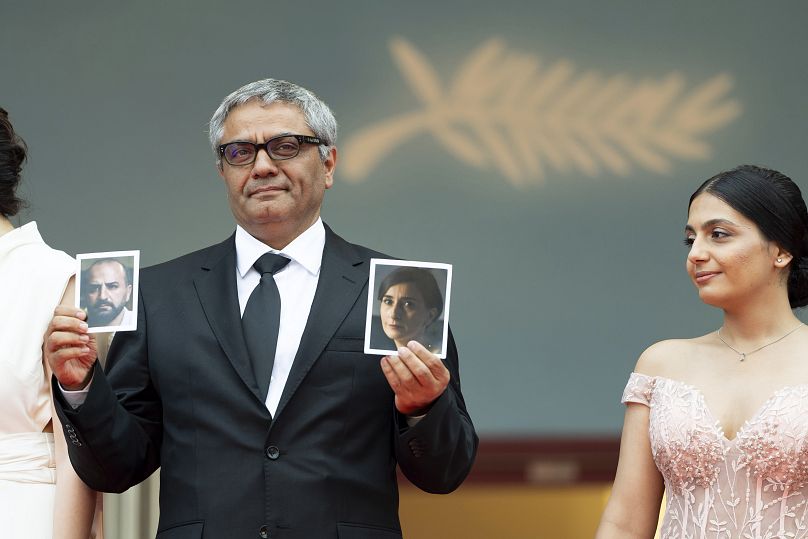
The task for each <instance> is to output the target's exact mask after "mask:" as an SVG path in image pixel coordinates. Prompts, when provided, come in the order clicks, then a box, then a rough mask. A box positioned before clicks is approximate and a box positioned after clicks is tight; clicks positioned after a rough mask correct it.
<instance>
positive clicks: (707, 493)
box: [622, 373, 808, 539]
mask: <svg viewBox="0 0 808 539" xmlns="http://www.w3.org/2000/svg"><path fill="white" fill-rule="evenodd" d="M622 401H623V402H624V403H626V402H635V403H640V404H644V405H646V406H648V407H649V408H650V416H649V435H650V440H651V451H652V453H653V458H654V462H655V463H656V465H657V468H659V471H660V472H661V473H662V476H663V478H664V480H665V491H666V496H667V506H666V508H665V517H664V520H663V524H662V530H661V537H662V539H673V538H681V539H775V538H777V539H786V538H787V539H800V538H808V384H803V385H796V386H791V387H784V388H782V389H780V390H778V391H776V392H775V393H774V394H773V395H772V396H771V397H770V398H769V399H768V400H767V401H766V402H765V403H764V404H763V406H761V407H760V408H759V409H758V410H757V412H756V413H755V414H754V415H753V416H752V417H751V418H750V419H749V420H747V421H746V423H744V425H743V426H742V427H741V429H740V430H739V431H738V434H737V436H736V437H735V438H734V439H732V440H729V439H728V438H727V437H726V436H725V435H724V431H723V429H722V428H721V425H720V423H719V422H718V420H717V419H716V418H715V417H714V416H713V415H712V413H711V412H710V409H709V408H708V407H707V404H706V402H705V399H704V395H703V394H702V393H701V392H700V391H699V390H698V389H697V388H695V387H693V386H691V385H688V384H685V383H683V382H678V381H676V380H671V379H668V378H664V377H660V376H646V375H643V374H638V373H632V374H631V377H630V378H629V381H628V384H627V385H626V389H625V391H624V393H623V399H622Z"/></svg>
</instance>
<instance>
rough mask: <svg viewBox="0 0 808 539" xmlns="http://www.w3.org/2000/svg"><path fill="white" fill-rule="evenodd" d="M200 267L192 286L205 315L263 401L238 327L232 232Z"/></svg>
mask: <svg viewBox="0 0 808 539" xmlns="http://www.w3.org/2000/svg"><path fill="white" fill-rule="evenodd" d="M201 269H202V271H201V272H200V273H199V274H197V276H196V277H195V278H194V287H196V293H197V295H198V296H199V301H200V303H201V304H202V309H203V310H204V311H205V317H206V318H207V319H208V323H209V324H210V327H211V329H212V330H213V334H214V335H215V336H216V339H217V340H218V341H219V344H220V345H221V347H222V350H224V353H225V355H226V356H227V359H228V360H230V363H231V364H232V365H233V368H234V369H235V370H236V372H237V373H238V375H239V377H241V380H242V381H243V382H244V384H246V385H247V387H249V388H250V391H252V392H253V394H254V395H255V398H256V399H258V401H259V402H260V403H261V404H263V399H261V393H260V391H259V389H258V384H257V383H256V381H255V375H254V374H253V371H252V365H251V364H250V358H249V356H248V355H247V347H246V345H245V344H244V336H243V334H242V331H241V310H240V309H239V303H238V290H237V289H236V275H235V272H236V247H235V235H233V236H230V237H229V238H228V239H227V240H225V241H224V242H222V243H220V244H219V245H216V246H214V247H212V248H211V253H210V256H209V258H208V259H207V260H206V261H205V263H204V264H203V265H202V267H201Z"/></svg>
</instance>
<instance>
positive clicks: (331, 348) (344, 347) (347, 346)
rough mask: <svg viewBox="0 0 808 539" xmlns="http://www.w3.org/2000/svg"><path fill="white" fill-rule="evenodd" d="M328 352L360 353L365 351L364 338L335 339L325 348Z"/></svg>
mask: <svg viewBox="0 0 808 539" xmlns="http://www.w3.org/2000/svg"><path fill="white" fill-rule="evenodd" d="M325 350H326V352H359V353H360V354H362V353H364V351H365V338H364V337H334V338H333V339H331V340H330V341H328V344H327V345H326V346H325Z"/></svg>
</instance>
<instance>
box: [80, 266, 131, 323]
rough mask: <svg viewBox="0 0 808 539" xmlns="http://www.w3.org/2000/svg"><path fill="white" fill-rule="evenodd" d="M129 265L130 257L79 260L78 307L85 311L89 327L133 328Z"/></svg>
mask: <svg viewBox="0 0 808 539" xmlns="http://www.w3.org/2000/svg"><path fill="white" fill-rule="evenodd" d="M133 266H135V264H133V260H132V257H102V258H94V259H84V260H83V261H82V269H81V291H80V298H79V300H80V303H79V306H80V308H81V309H83V310H84V311H86V312H87V324H88V325H89V326H90V328H112V330H113V331H120V330H123V329H135V325H136V317H135V315H134V313H133V311H132V305H133V301H132V293H133V290H134V286H133Z"/></svg>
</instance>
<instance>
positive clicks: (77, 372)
mask: <svg viewBox="0 0 808 539" xmlns="http://www.w3.org/2000/svg"><path fill="white" fill-rule="evenodd" d="M86 318H87V315H86V314H85V313H84V311H82V310H80V309H77V308H76V307H71V306H68V305H59V306H58V307H56V310H55V311H54V312H53V319H52V320H51V322H50V324H48V329H47V331H46V332H45V344H44V346H43V352H44V354H45V360H46V361H47V362H48V365H49V366H50V368H51V370H52V371H53V374H54V375H55V376H56V379H57V380H59V383H60V384H61V386H62V388H63V389H66V390H67V391H78V390H80V389H84V388H85V387H87V384H88V383H90V378H92V373H93V364H94V363H95V362H96V358H97V357H98V353H97V352H98V350H97V347H96V342H95V337H93V336H92V335H90V334H89V333H87V323H86V322H85V321H84V320H85V319H86Z"/></svg>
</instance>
